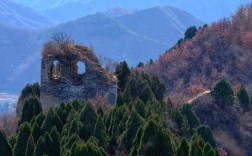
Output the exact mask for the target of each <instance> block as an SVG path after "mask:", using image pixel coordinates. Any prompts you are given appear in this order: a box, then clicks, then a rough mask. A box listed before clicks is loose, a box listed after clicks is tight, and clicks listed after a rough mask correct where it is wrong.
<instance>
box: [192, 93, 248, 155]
mask: <svg viewBox="0 0 252 156" xmlns="http://www.w3.org/2000/svg"><path fill="white" fill-rule="evenodd" d="M234 98H235V97H234ZM191 104H192V106H193V109H194V111H195V112H196V114H197V116H198V117H199V118H200V121H201V123H202V124H206V125H209V126H210V127H211V129H212V130H213V132H214V136H215V139H216V142H217V144H218V145H219V146H220V147H223V148H224V149H226V150H227V152H228V153H229V154H230V155H239V156H246V155H252V150H251V147H252V142H251V140H252V112H251V111H248V110H244V109H243V107H242V106H241V104H240V103H239V100H238V99H236V98H235V100H234V104H233V106H227V107H220V106H219V105H218V104H217V103H216V102H215V99H214V97H213V96H212V95H211V93H207V94H203V95H202V96H198V97H197V98H196V99H194V100H193V101H191Z"/></svg>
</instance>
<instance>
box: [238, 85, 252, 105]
mask: <svg viewBox="0 0 252 156" xmlns="http://www.w3.org/2000/svg"><path fill="white" fill-rule="evenodd" d="M237 97H238V99H239V100H240V103H241V104H242V106H243V107H244V108H245V109H246V110H248V109H250V107H251V106H250V98H249V96H248V93H247V91H246V89H245V88H244V87H243V86H242V87H241V88H240V89H239V91H238V93H237Z"/></svg>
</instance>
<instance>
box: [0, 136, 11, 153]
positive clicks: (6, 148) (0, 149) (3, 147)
mask: <svg viewBox="0 0 252 156" xmlns="http://www.w3.org/2000/svg"><path fill="white" fill-rule="evenodd" d="M0 155H2V156H12V147H11V145H10V144H9V142H8V140H7V137H6V135H5V134H4V132H3V131H0Z"/></svg>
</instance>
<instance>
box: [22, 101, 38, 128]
mask: <svg viewBox="0 0 252 156" xmlns="http://www.w3.org/2000/svg"><path fill="white" fill-rule="evenodd" d="M41 111H42V106H41V103H40V101H39V99H38V97H30V98H28V99H27V100H26V101H25V103H24V107H23V110H22V116H21V120H20V124H22V123H23V122H25V121H27V122H30V121H31V119H32V118H33V117H34V116H36V115H38V114H39V113H40V112H41Z"/></svg>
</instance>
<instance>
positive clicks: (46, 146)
mask: <svg viewBox="0 0 252 156" xmlns="http://www.w3.org/2000/svg"><path fill="white" fill-rule="evenodd" d="M116 75H117V77H118V81H119V82H121V83H119V87H120V91H119V95H118V99H117V104H116V105H115V106H110V107H109V106H106V105H103V104H94V103H92V102H91V101H93V102H94V101H96V102H97V101H98V99H93V100H91V101H90V102H81V101H77V100H75V101H73V102H70V103H64V102H63V103H62V104H61V105H60V106H59V107H56V108H50V109H49V110H48V111H47V112H43V111H42V109H41V103H40V102H39V99H38V97H39V95H38V94H34V91H36V90H37V89H38V88H37V84H34V85H27V86H26V87H25V88H24V90H23V92H22V98H24V99H26V100H25V102H24V107H23V110H22V115H21V118H20V120H19V123H18V128H17V134H16V135H13V136H10V137H6V136H5V134H4V133H3V132H0V138H1V140H0V145H1V146H0V148H1V149H0V151H5V153H8V154H9V155H14V156H17V155H18V156H22V155H23V156H27V155H36V156H42V155H48V156H50V155H53V156H55V155H56V156H58V155H62V156H75V155H94V156H96V155H97V156H100V155H104V156H106V155H132V156H135V155H150V156H152V155H157V156H159V155H160V156H164V155H167V156H175V155H196V154H197V155H210V156H218V155H219V152H218V148H217V146H216V142H215V140H214V136H213V133H212V132H211V129H210V128H209V127H208V126H204V125H201V123H200V121H199V119H198V117H197V116H196V114H195V113H194V111H193V110H192V107H191V106H190V105H185V106H183V107H182V108H180V109H176V108H173V106H172V103H171V101H170V100H168V101H166V102H164V101H163V97H164V94H165V87H164V84H163V83H161V81H159V79H158V78H157V77H155V76H153V77H149V76H148V75H146V74H144V73H139V72H137V71H134V70H130V69H129V67H128V65H127V63H126V62H122V63H120V64H119V65H118V66H117V69H116ZM31 95H33V96H31Z"/></svg>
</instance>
